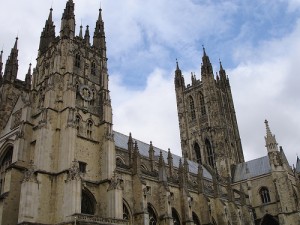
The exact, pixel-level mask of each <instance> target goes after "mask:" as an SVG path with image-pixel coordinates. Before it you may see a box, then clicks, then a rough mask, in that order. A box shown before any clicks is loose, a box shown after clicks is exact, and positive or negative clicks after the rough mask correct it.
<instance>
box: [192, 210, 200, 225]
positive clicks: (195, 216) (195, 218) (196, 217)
mask: <svg viewBox="0 0 300 225" xmlns="http://www.w3.org/2000/svg"><path fill="white" fill-rule="evenodd" d="M192 216H193V222H194V224H195V225H200V220H199V218H198V216H197V214H196V213H194V212H193V214H192Z"/></svg>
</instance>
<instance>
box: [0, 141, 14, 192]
mask: <svg viewBox="0 0 300 225" xmlns="http://www.w3.org/2000/svg"><path fill="white" fill-rule="evenodd" d="M13 151H14V147H13V146H12V145H10V144H9V145H7V146H6V147H5V148H4V151H3V153H2V155H1V157H0V194H1V193H2V192H3V186H4V183H5V173H6V169H7V168H8V167H9V166H10V165H11V163H12V157H13Z"/></svg>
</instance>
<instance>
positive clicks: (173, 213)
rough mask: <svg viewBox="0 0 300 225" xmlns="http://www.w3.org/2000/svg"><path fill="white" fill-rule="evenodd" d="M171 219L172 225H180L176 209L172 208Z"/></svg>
mask: <svg viewBox="0 0 300 225" xmlns="http://www.w3.org/2000/svg"><path fill="white" fill-rule="evenodd" d="M172 217H173V224H174V225H180V219H179V216H178V213H177V211H176V209H174V208H172Z"/></svg>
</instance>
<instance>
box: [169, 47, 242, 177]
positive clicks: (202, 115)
mask: <svg viewBox="0 0 300 225" xmlns="http://www.w3.org/2000/svg"><path fill="white" fill-rule="evenodd" d="M175 91H176V100H177V110H178V120H179V128H180V138H181V148H182V154H183V156H185V157H187V158H188V159H189V160H192V161H195V162H198V163H202V164H205V165H207V166H208V168H210V169H211V170H214V171H215V172H217V173H218V174H220V175H222V176H223V177H227V176H231V167H232V166H233V165H235V164H238V163H240V162H244V156H243V151H242V145H241V140H240V135H239V130H238V125H237V120H236V116H235V110H234V105H233V99H232V94H231V88H230V83H229V79H228V77H227V75H226V72H225V70H224V69H223V66H222V64H221V62H220V71H219V73H217V74H216V77H214V73H213V68H212V65H211V62H210V59H209V57H208V55H207V54H206V51H205V49H204V48H203V56H202V64H201V80H200V79H197V78H196V75H195V73H192V74H191V84H188V85H187V86H185V81H184V77H183V75H182V72H181V70H180V69H179V65H178V62H177V66H176V70H175Z"/></svg>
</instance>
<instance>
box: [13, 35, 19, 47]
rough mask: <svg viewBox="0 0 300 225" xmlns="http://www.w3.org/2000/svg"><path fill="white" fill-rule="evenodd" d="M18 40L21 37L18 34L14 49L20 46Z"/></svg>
mask: <svg viewBox="0 0 300 225" xmlns="http://www.w3.org/2000/svg"><path fill="white" fill-rule="evenodd" d="M18 40H19V37H18V35H17V37H16V42H15V45H14V49H17V48H18Z"/></svg>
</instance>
